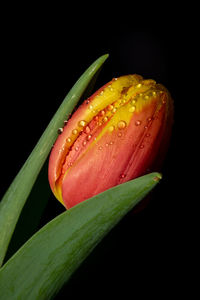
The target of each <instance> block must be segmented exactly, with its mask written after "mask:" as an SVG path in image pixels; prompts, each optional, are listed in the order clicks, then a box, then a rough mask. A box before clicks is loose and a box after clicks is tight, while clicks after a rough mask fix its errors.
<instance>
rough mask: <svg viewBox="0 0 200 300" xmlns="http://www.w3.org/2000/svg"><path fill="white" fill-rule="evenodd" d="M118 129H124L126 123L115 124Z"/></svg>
mask: <svg viewBox="0 0 200 300" xmlns="http://www.w3.org/2000/svg"><path fill="white" fill-rule="evenodd" d="M117 126H118V128H119V129H124V128H125V127H126V122H125V121H119V123H118V124H117Z"/></svg>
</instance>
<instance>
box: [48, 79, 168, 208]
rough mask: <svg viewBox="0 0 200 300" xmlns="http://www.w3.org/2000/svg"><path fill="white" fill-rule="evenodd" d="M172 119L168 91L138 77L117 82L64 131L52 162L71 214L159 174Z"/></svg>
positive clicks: (54, 181) (58, 191)
mask: <svg viewBox="0 0 200 300" xmlns="http://www.w3.org/2000/svg"><path fill="white" fill-rule="evenodd" d="M172 119H173V102H172V99H171V96H170V94H169V92H168V91H167V89H166V88H165V87H164V86H162V85H160V84H156V82H155V81H154V80H150V79H149V80H144V79H143V78H142V76H139V75H128V76H122V77H119V78H114V79H113V80H111V81H110V82H109V83H107V84H106V85H104V86H103V87H102V88H100V89H99V90H98V91H97V92H95V93H94V94H93V95H92V96H91V97H90V98H88V99H87V100H85V101H84V102H83V103H82V105H81V106H80V107H79V108H78V109H77V110H76V112H75V113H74V114H73V115H72V117H71V118H70V119H69V121H68V122H67V124H66V125H65V127H64V128H63V130H60V135H59V136H58V139H57V141H56V143H55V145H54V147H53V149H52V152H51V155H50V159H49V182H50V186H51V189H52V191H53V193H54V195H55V196H56V198H57V199H58V200H59V201H60V202H61V203H62V204H63V205H64V206H65V207H66V208H71V207H72V206H74V205H76V204H78V203H79V202H81V201H84V200H86V199H88V198H90V197H92V196H94V195H96V194H98V193H100V192H103V191H105V190H107V189H109V188H111V187H113V186H115V185H118V184H121V183H124V182H126V181H128V180H131V179H134V178H136V177H138V176H141V175H143V174H145V173H148V172H150V171H154V170H153V168H155V166H156V163H157V167H158V166H159V165H160V162H161V160H162V159H163V153H164V152H165V150H166V147H167V144H168V141H169V137H170V132H171V127H172ZM156 171H157V170H156Z"/></svg>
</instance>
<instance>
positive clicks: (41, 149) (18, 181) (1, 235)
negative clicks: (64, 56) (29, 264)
mask: <svg viewBox="0 0 200 300" xmlns="http://www.w3.org/2000/svg"><path fill="white" fill-rule="evenodd" d="M107 57H108V55H103V56H101V57H100V58H99V59H97V60H96V61H95V62H94V63H93V64H92V65H91V66H90V67H89V68H88V69H87V70H86V71H85V72H84V73H83V75H82V76H81V77H80V78H79V80H78V81H77V82H76V84H75V85H74V86H73V87H72V89H71V90H70V92H69V93H68V95H67V96H66V97H65V99H64V101H63V103H62V104H61V105H60V107H59V109H58V111H57V112H56V114H55V115H54V117H53V118H52V120H51V122H50V123H49V125H48V127H47V128H46V130H45V131H44V133H43V135H42V136H41V138H40V139H39V141H38V143H37V144H36V146H35V148H34V149H33V151H32V153H31V154H30V156H29V157H28V159H27V160H26V162H25V163H24V165H23V166H22V168H21V170H20V171H19V173H18V174H17V176H16V177H15V179H14V180H13V182H12V184H11V185H10V187H9V189H8V190H7V192H6V193H5V195H4V197H3V199H2V200H1V202H0V266H1V264H2V262H3V259H4V257H5V254H6V251H7V248H8V245H9V242H10V239H11V237H12V234H13V231H14V229H15V226H16V223H17V220H18V218H19V215H20V213H21V210H22V208H23V206H24V204H25V202H26V199H27V198H28V196H29V194H30V192H31V189H32V187H33V185H34V183H35V180H36V178H37V176H38V174H39V172H40V170H41V168H42V166H43V164H44V162H45V160H46V158H47V156H48V154H49V152H50V150H51V147H52V145H53V143H54V142H55V140H56V138H57V130H58V128H59V127H62V126H63V121H64V120H65V119H66V115H68V114H70V113H71V112H72V110H73V109H74V107H75V106H76V104H77V103H78V101H79V99H80V97H81V96H82V94H83V92H84V91H85V89H86V88H87V86H88V84H89V82H90V81H91V79H92V78H93V76H94V75H95V74H96V72H97V71H98V70H99V69H100V67H101V66H102V64H103V63H104V61H105V60H106V59H107Z"/></svg>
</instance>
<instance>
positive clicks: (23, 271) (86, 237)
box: [0, 173, 161, 300]
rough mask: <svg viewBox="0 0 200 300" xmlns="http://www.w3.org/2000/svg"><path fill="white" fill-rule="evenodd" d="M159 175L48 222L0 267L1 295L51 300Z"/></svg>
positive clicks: (121, 187)
mask: <svg viewBox="0 0 200 300" xmlns="http://www.w3.org/2000/svg"><path fill="white" fill-rule="evenodd" d="M160 178H161V176H160V174H159V173H151V174H148V175H145V176H142V177H139V178H137V179H135V180H132V181H129V182H126V183H124V184H121V185H118V186H116V187H114V188H112V189H109V190H107V191H105V192H103V193H101V194H99V195H97V196H95V197H93V198H90V199H88V200H86V201H84V202H82V203H80V204H78V205H77V206H75V207H73V208H71V209H70V210H68V211H66V212H64V213H62V214H61V215H59V216H58V217H56V218H55V219H53V220H52V221H51V222H49V223H48V224H47V225H45V226H44V227H43V228H42V229H41V230H40V231H38V232H37V233H36V234H35V235H34V236H33V237H32V238H31V239H30V240H29V241H28V242H26V243H25V244H24V246H23V247H22V248H20V250H19V251H18V252H17V253H16V254H15V255H14V256H13V257H12V258H11V259H10V260H9V261H8V262H7V263H6V264H5V265H4V266H3V267H2V269H1V270H0V298H1V299H13V300H14V299H29V300H31V299H34V300H36V299H51V298H52V297H53V296H55V295H56V293H57V292H58V291H59V289H60V288H61V287H62V285H63V284H64V283H65V282H66V281H67V280H68V279H69V278H70V276H71V275H72V273H73V272H74V271H75V270H76V269H77V268H78V267H79V265H80V264H81V262H82V261H83V260H84V259H85V258H86V257H87V256H88V254H89V253H90V252H91V251H92V250H93V249H94V247H95V246H96V245H97V244H98V243H99V242H100V241H101V240H102V238H103V237H104V236H105V235H106V234H107V233H108V232H109V231H110V230H111V229H112V228H113V227H114V226H115V224H116V223H117V222H119V221H120V220H121V218H122V217H123V216H124V215H125V214H126V213H127V212H128V211H130V210H131V209H132V208H133V207H134V206H135V205H136V204H137V203H138V202H139V201H140V200H141V199H142V198H143V197H144V196H145V195H146V194H147V193H148V192H149V191H150V190H151V189H152V188H153V187H154V186H155V185H156V184H157V183H158V181H159V179H160Z"/></svg>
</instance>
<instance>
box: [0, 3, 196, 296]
mask: <svg viewBox="0 0 200 300" xmlns="http://www.w3.org/2000/svg"><path fill="white" fill-rule="evenodd" d="M77 10H78V12H77ZM118 10H119V11H117V10H116V8H112V7H111V8H110V9H109V10H108V7H107V6H106V5H105V6H103V7H102V4H101V5H100V4H99V5H97V7H96V8H95V9H94V8H93V10H92V11H90V10H84V8H82V7H80V5H78V3H77V7H76V5H75V7H68V8H65V9H64V8H63V9H62V8H60V10H55V8H54V7H53V5H52V6H51V7H50V6H48V7H44V8H41V7H37V8H36V7H29V8H25V10H24V11H23V12H22V11H20V8H19V7H18V10H17V11H15V8H14V7H13V8H12V10H10V9H8V10H6V18H5V20H4V21H3V26H2V29H3V30H2V38H1V39H2V46H1V48H2V53H3V54H2V56H1V62H2V75H3V76H2V77H3V78H2V96H1V97H2V98H1V119H0V125H1V190H0V193H1V196H3V194H4V192H5V191H6V189H7V188H8V186H9V184H10V183H11V181H12V179H13V178H14V176H15V175H16V174H17V172H18V171H19V169H20V167H21V166H22V165H23V163H24V161H25V160H26V158H27V157H28V155H29V153H30V152H31V150H32V149H33V147H34V145H35V144H36V142H37V140H38V139H39V137H40V135H41V134H42V132H43V131H44V129H45V128H46V126H47V125H48V122H49V121H50V119H51V118H52V116H53V114H54V113H55V111H56V110H57V108H58V106H59V105H60V103H61V101H62V100H63V98H64V97H65V95H66V93H67V92H68V91H69V89H70V88H71V87H72V85H73V84H74V83H75V82H76V80H77V79H78V78H79V76H80V75H81V74H82V73H83V72H84V71H85V69H86V68H87V67H88V66H89V65H90V64H91V63H92V62H93V61H94V60H95V59H97V58H98V57H99V56H101V55H103V54H106V53H109V54H110V56H109V58H108V60H107V61H106V63H105V65H104V66H103V69H102V71H101V73H100V75H99V78H98V80H97V84H96V88H98V87H100V86H101V85H103V84H104V83H106V82H107V81H109V80H110V79H112V78H113V77H118V76H120V75H125V74H130V73H137V74H141V75H143V76H144V77H145V78H153V79H155V80H156V81H157V82H160V83H163V84H164V85H165V86H166V87H167V88H168V89H169V91H170V92H171V94H172V97H173V99H174V103H175V122H174V128H173V135H172V139H171V144H170V148H169V152H168V155H167V158H166V161H165V164H164V166H163V170H162V172H163V180H162V182H161V183H160V184H159V185H158V187H157V188H156V189H155V191H154V193H153V195H152V197H151V201H150V203H149V205H148V206H147V207H146V209H144V210H143V211H141V212H138V213H135V214H133V213H130V214H129V215H127V216H126V217H125V218H124V219H123V220H122V221H121V222H120V224H119V225H118V226H116V228H115V229H114V230H112V232H111V233H110V234H109V235H108V236H107V237H106V238H105V239H104V241H103V242H102V243H101V244H100V245H99V246H98V247H97V248H96V250H95V251H94V252H93V253H92V255H90V257H89V258H88V259H87V260H86V261H85V262H84V263H83V265H82V266H81V268H80V269H79V270H78V271H77V272H76V273H75V274H74V275H73V277H72V279H71V280H70V282H69V283H68V284H67V285H66V287H64V288H63V289H62V291H61V292H60V293H59V295H58V296H57V298H62V299H65V298H67V297H69V296H73V297H74V296H78V294H80V293H81V295H82V296H83V297H86V296H87V297H88V296H90V295H91V296H92V295H94V294H93V292H94V290H95V293H97V294H102V295H104V294H106V295H108V293H109V294H111V295H114V296H117V295H118V293H124V297H125V298H127V297H128V296H126V295H131V296H134V295H136V293H139V294H140V296H142V295H143V293H147V294H148V295H154V296H155V295H158V296H159V297H160V299H162V298H163V297H164V296H166V295H171V293H172V292H176V293H177V294H179V292H180V291H182V292H183V291H185V289H186V288H187V285H185V284H184V283H183V282H184V281H185V279H186V278H187V277H188V272H187V267H188V265H190V259H189V260H188V259H187V258H188V257H187V255H186V252H185V249H186V246H187V245H188V243H189V237H188V229H187V222H188V221H187V220H188V218H189V212H188V213H187V214H185V213H184V212H183V211H184V208H185V206H186V202H187V201H188V199H187V200H185V192H184V191H183V187H184V185H185V186H186V185H187V184H188V183H187V182H188V181H187V180H186V179H185V176H184V172H185V170H186V168H187V164H188V161H187V159H185V157H186V151H187V146H188V142H186V140H185V137H186V136H187V135H188V127H187V126H186V125H187V124H189V123H191V119H190V116H188V107H187V105H188V90H187V87H188V86H190V84H191V83H190V79H191V77H192V75H191V74H192V73H191V70H190V67H191V65H192V64H193V63H194V64H195V62H196V60H195V48H196V44H195V39H194V37H193V34H194V30H193V29H194V28H195V25H194V24H192V21H191V19H190V17H192V16H193V14H190V12H189V11H188V10H187V9H186V11H185V12H184V13H183V11H182V9H180V8H179V9H177V10H176V11H175V10H174V7H167V6H165V5H164V4H163V6H162V7H161V5H160V6H159V7H156V9H154V8H153V7H150V8H149V7H145V5H143V6H142V5H138V6H137V7H136V6H135V5H133V7H129V6H128V5H127V4H126V5H124V6H123V5H122V4H121V5H120V6H119V7H118ZM189 19H190V25H188V20H189ZM186 116H187V120H186ZM183 124H184V125H183ZM183 162H184V165H183ZM62 211H63V209H62V206H61V205H60V204H59V203H58V202H57V201H56V200H55V199H54V198H53V196H51V197H50V199H49V204H48V209H46V211H45V214H44V217H43V219H42V220H41V224H40V226H41V225H43V224H44V223H46V222H47V221H48V220H50V219H51V218H52V217H54V216H56V215H57V214H59V213H60V212H62ZM126 293H127V294H126ZM136 299H140V298H136Z"/></svg>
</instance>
